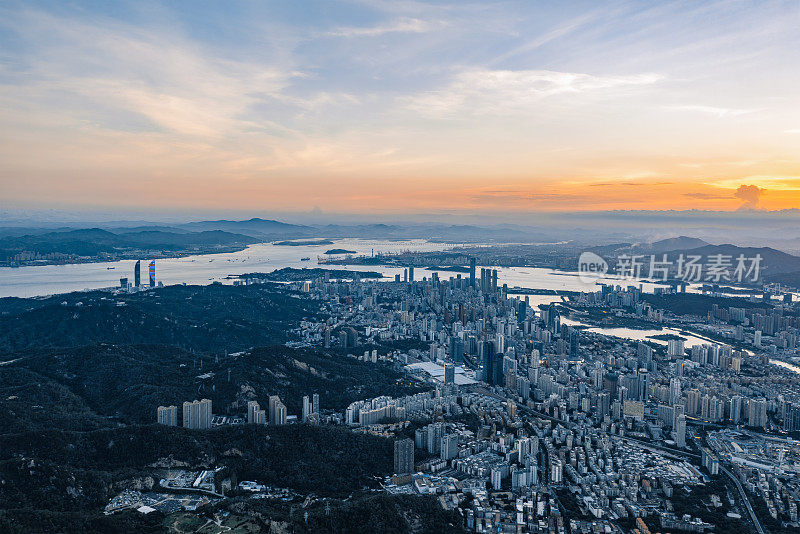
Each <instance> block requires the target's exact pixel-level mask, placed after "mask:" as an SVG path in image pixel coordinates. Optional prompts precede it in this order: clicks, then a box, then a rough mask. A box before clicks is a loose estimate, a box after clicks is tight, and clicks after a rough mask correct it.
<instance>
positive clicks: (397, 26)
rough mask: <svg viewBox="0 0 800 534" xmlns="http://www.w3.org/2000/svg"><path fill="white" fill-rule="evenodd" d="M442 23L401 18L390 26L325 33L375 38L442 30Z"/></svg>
mask: <svg viewBox="0 0 800 534" xmlns="http://www.w3.org/2000/svg"><path fill="white" fill-rule="evenodd" d="M443 26H444V23H442V22H433V21H425V20H421V19H416V18H401V19H398V20H396V21H394V22H392V23H391V24H386V25H379V26H371V27H356V26H348V27H342V28H337V29H335V30H332V31H329V32H327V33H326V34H325V35H328V36H330V37H377V36H380V35H386V34H387V33H426V32H430V31H433V30H436V29H439V28H442V27H443Z"/></svg>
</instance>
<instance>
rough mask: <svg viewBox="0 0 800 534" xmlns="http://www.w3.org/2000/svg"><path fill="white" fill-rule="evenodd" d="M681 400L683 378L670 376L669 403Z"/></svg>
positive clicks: (676, 402)
mask: <svg viewBox="0 0 800 534" xmlns="http://www.w3.org/2000/svg"><path fill="white" fill-rule="evenodd" d="M680 400H681V380H680V378H670V380H669V403H670V404H672V405H674V404H678V402H679V401H680Z"/></svg>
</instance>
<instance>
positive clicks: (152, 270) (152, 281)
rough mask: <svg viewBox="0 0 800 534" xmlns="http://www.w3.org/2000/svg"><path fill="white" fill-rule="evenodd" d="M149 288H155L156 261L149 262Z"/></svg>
mask: <svg viewBox="0 0 800 534" xmlns="http://www.w3.org/2000/svg"><path fill="white" fill-rule="evenodd" d="M150 287H156V260H153V261H151V262H150Z"/></svg>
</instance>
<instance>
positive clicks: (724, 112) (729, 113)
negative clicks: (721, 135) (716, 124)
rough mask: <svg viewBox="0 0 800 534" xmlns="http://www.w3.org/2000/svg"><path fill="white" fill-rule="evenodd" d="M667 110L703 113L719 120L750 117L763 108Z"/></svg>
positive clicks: (696, 107)
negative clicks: (742, 116) (743, 116)
mask: <svg viewBox="0 0 800 534" xmlns="http://www.w3.org/2000/svg"><path fill="white" fill-rule="evenodd" d="M669 109H673V110H676V111H690V112H697V113H705V114H707V115H713V116H715V117H718V118H720V119H723V118H726V117H739V116H741V115H750V114H751V113H758V112H759V111H764V108H750V109H742V108H721V107H716V106H694V105H686V106H670V107H669Z"/></svg>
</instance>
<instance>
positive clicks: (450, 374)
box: [444, 363, 456, 385]
mask: <svg viewBox="0 0 800 534" xmlns="http://www.w3.org/2000/svg"><path fill="white" fill-rule="evenodd" d="M444 383H445V385H453V384H455V383H456V366H455V365H453V364H452V363H446V364H444Z"/></svg>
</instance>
